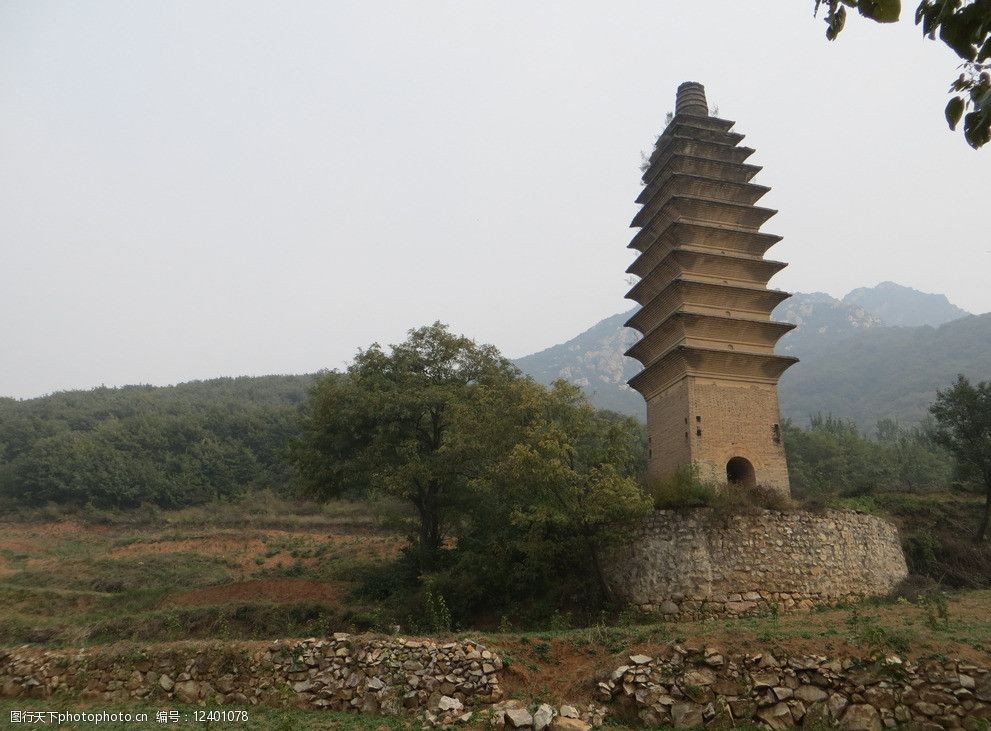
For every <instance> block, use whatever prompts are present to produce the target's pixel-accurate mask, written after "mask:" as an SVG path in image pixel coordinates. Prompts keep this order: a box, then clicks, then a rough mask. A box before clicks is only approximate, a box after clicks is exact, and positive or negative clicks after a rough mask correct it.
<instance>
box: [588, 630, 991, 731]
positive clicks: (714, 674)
mask: <svg viewBox="0 0 991 731" xmlns="http://www.w3.org/2000/svg"><path fill="white" fill-rule="evenodd" d="M598 688H599V694H600V696H601V698H602V700H603V701H606V702H610V703H613V704H614V705H617V706H618V707H620V708H622V707H624V706H625V708H626V709H627V711H633V712H635V715H636V716H638V717H639V719H640V720H641V721H642V722H643V723H645V724H647V725H649V726H659V725H671V726H673V727H674V728H694V727H697V726H703V725H704V726H707V727H708V726H712V727H725V726H728V725H733V724H734V723H740V722H743V721H747V722H750V723H758V724H759V725H761V726H764V727H767V728H771V729H785V728H792V727H795V726H806V727H810V726H816V725H820V726H821V725H826V726H839V728H841V729H847V730H848V731H875V730H879V729H882V728H896V727H902V726H910V727H915V728H920V729H941V728H945V729H952V728H965V729H978V728H987V725H988V722H989V720H991V672H989V670H988V669H987V668H982V667H978V666H976V665H973V664H970V663H966V662H956V661H946V660H935V659H933V660H927V661H924V662H920V663H912V662H908V661H904V660H902V659H901V658H898V657H896V656H889V657H887V658H884V659H881V660H876V661H863V660H845V661H842V662H841V661H839V660H830V659H829V658H826V657H819V656H817V657H783V658H775V657H773V656H772V655H771V654H769V653H766V652H765V653H758V654H752V655H741V656H734V657H724V656H723V655H722V654H721V653H720V652H719V651H718V650H716V649H715V648H711V647H710V648H693V649H688V648H685V647H682V646H680V645H674V646H672V647H670V648H668V649H667V651H666V652H665V653H664V654H663V655H662V656H658V657H647V656H643V655H636V656H632V657H630V662H629V664H628V665H623V666H621V667H619V668H617V669H616V670H615V671H613V673H612V674H611V675H610V676H609V677H608V678H606V679H604V680H603V681H601V682H600V683H599V684H598Z"/></svg>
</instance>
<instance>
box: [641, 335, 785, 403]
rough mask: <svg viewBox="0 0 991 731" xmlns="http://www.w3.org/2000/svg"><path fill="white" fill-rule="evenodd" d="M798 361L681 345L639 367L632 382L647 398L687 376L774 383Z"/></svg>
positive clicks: (775, 356)
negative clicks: (647, 364)
mask: <svg viewBox="0 0 991 731" xmlns="http://www.w3.org/2000/svg"><path fill="white" fill-rule="evenodd" d="M797 362H798V358H794V357H790V356H784V355H766V354H757V353H740V352H733V351H725V350H715V349H709V348H694V347H689V346H683V345H679V346H675V347H674V348H672V349H671V350H670V351H668V353H666V354H665V355H664V356H663V357H661V358H660V359H658V360H657V361H656V362H655V363H654V364H653V365H651V366H649V367H647V368H645V369H644V370H642V371H640V373H638V374H637V375H635V376H634V377H633V378H631V379H630V381H629V383H630V386H631V387H632V388H634V389H636V390H637V391H639V392H640V393H641V394H643V396H644V397H645V398H648V399H649V398H651V397H653V396H654V395H655V394H657V393H659V392H660V391H662V390H664V389H665V388H667V387H669V386H671V385H672V384H674V383H675V382H677V381H678V380H680V379H682V378H685V377H688V376H693V377H697V378H713V379H718V380H724V381H734V380H735V381H741V382H745V383H764V384H768V385H774V384H776V383H777V382H778V379H779V378H780V377H781V375H782V374H783V373H784V372H785V371H786V370H787V369H788V368H790V367H791V366H793V365H794V364H795V363H797Z"/></svg>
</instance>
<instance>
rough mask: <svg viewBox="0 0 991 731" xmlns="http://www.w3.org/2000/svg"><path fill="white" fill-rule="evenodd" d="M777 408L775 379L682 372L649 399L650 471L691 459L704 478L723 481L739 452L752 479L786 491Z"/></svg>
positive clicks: (658, 473)
mask: <svg viewBox="0 0 991 731" xmlns="http://www.w3.org/2000/svg"><path fill="white" fill-rule="evenodd" d="M778 413H779V412H778V395H777V389H775V387H774V386H773V385H770V384H761V383H752V382H741V381H729V380H715V379H709V378H696V377H689V378H684V379H682V380H680V381H678V382H677V383H675V384H674V385H672V386H670V387H669V388H667V389H665V390H664V391H662V392H661V393H659V394H657V395H656V396H654V397H653V398H651V399H650V400H649V401H648V402H647V428H648V433H649V434H650V444H649V447H650V453H649V454H650V456H649V466H648V469H649V474H650V476H651V477H652V478H663V477H664V476H666V475H669V474H671V473H672V472H674V471H675V470H677V469H678V468H679V467H682V466H684V465H688V464H693V465H695V467H696V468H697V469H698V474H699V477H700V478H701V479H702V480H705V481H709V482H717V483H724V482H726V481H727V477H728V476H727V465H729V463H730V461H731V460H733V459H737V460H739V459H741V458H742V459H743V460H746V462H747V463H749V465H750V466H751V467H752V468H753V478H752V484H756V485H762V486H764V487H769V488H773V489H775V490H777V491H779V492H781V493H782V494H784V495H788V494H789V484H788V466H787V463H786V461H785V451H784V445H783V444H782V441H781V429H780V424H779V423H778ZM686 414H687V416H686Z"/></svg>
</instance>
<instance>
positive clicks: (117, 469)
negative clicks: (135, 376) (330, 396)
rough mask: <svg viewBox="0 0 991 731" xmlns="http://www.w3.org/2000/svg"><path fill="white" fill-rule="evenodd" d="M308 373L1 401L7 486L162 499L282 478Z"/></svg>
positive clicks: (86, 497)
mask: <svg viewBox="0 0 991 731" xmlns="http://www.w3.org/2000/svg"><path fill="white" fill-rule="evenodd" d="M310 380H311V379H310V378H309V377H281V376H272V377H266V378H222V379H217V380H215V381H204V382H194V383H187V384H183V385H181V386H173V387H167V388H152V387H150V386H149V387H146V386H129V387H126V388H119V389H110V388H98V389H94V390H92V391H85V392H81V391H71V392H64V393H56V394H53V395H51V396H46V397H43V398H39V399H31V400H27V401H14V400H10V399H4V400H2V401H0V498H6V499H7V500H8V501H9V502H11V503H16V504H18V505H44V504H46V503H54V504H62V505H76V506H83V505H91V506H95V507H97V508H130V507H135V506H137V505H140V504H142V503H152V504H155V505H159V506H161V507H181V506H186V505H195V504H201V503H205V502H208V501H210V500H217V499H231V498H235V497H237V496H239V495H240V494H242V493H243V492H244V491H245V490H246V489H250V488H253V487H265V486H277V487H283V488H284V486H285V485H286V484H287V483H288V481H289V473H288V469H287V466H286V464H285V461H284V459H283V451H284V449H285V447H286V444H287V441H288V439H289V437H290V436H291V435H293V434H294V433H295V431H296V429H297V423H298V412H299V404H300V403H301V402H302V401H303V399H305V396H306V388H307V384H308V383H309V381H310Z"/></svg>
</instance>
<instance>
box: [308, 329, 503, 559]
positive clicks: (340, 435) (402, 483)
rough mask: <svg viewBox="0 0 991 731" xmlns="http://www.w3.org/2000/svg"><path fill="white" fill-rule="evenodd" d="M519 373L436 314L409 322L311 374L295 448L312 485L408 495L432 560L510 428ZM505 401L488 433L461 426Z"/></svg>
mask: <svg viewBox="0 0 991 731" xmlns="http://www.w3.org/2000/svg"><path fill="white" fill-rule="evenodd" d="M518 379H519V376H518V371H517V370H516V368H515V367H514V366H512V365H511V364H510V363H509V361H507V360H505V359H504V358H503V357H502V356H501V355H499V353H498V351H496V349H495V348H493V347H492V346H488V345H483V346H479V345H476V344H475V343H474V342H473V341H472V340H470V339H468V338H466V337H463V336H456V335H452V334H451V333H449V332H448V330H447V328H446V326H444V325H442V324H441V323H435V324H433V325H431V326H429V327H422V328H419V329H417V330H411V331H410V333H409V338H408V339H407V340H406V341H405V342H403V343H401V344H398V345H394V346H392V348H391V352H389V353H386V352H385V351H384V350H383V349H382V348H381V346H379V345H378V344H374V345H372V346H371V347H370V348H368V349H367V350H364V351H360V352H359V353H358V355H357V357H356V358H355V360H354V363H353V364H352V365H351V366H350V367H349V368H348V370H347V373H346V374H345V375H344V376H343V377H341V376H339V375H337V374H329V375H328V376H326V377H325V378H324V379H322V380H321V381H320V382H319V383H318V384H317V386H316V388H315V389H314V391H313V395H312V398H311V402H310V408H309V413H308V415H307V418H306V420H305V422H304V426H303V433H302V435H301V437H300V438H299V439H296V440H294V441H293V443H292V447H291V454H292V458H293V460H294V462H295V464H296V466H297V469H298V471H299V474H300V476H301V478H302V481H303V483H304V484H305V485H306V487H307V488H308V489H309V491H310V492H311V493H312V494H314V495H318V496H337V495H342V494H343V495H348V494H351V495H355V494H362V495H363V494H369V493H372V492H381V493H385V494H388V495H391V496H393V497H396V498H399V499H401V500H404V501H407V502H409V503H410V504H411V505H412V506H413V507H414V508H415V509H416V512H417V524H416V539H417V546H416V547H417V550H418V552H419V557H418V563H419V565H420V567H421V569H429V568H431V567H432V566H433V563H434V561H435V559H436V557H437V553H438V551H439V550H440V547H441V541H442V539H443V536H444V532H445V527H446V525H447V523H448V522H449V521H450V520H452V511H453V510H454V506H455V504H456V503H457V501H458V500H459V499H460V496H461V494H463V493H464V492H465V491H466V490H467V487H468V484H469V483H470V481H471V480H472V479H474V478H475V477H476V476H477V475H478V474H479V473H480V471H482V470H484V469H485V468H486V467H487V466H488V464H489V463H490V462H491V460H492V459H493V456H494V455H498V454H499V453H500V452H501V450H505V449H506V448H507V440H511V439H512V438H513V436H514V435H515V433H516V429H515V428H514V425H513V424H512V420H511V417H509V415H510V414H513V413H514V411H513V410H512V402H513V400H514V396H515V394H514V393H513V382H514V381H515V380H518ZM503 407H505V408H507V409H508V411H507V417H506V418H503V419H502V423H501V424H500V426H502V427H505V429H500V430H499V431H492V432H490V433H488V434H486V435H485V437H486V440H485V441H479V440H476V439H474V438H471V437H468V436H467V433H469V432H471V431H472V430H473V423H472V422H473V421H474V420H475V418H476V415H477V413H478V410H479V409H483V410H487V411H488V412H491V413H493V414H500V412H499V411H498V409H500V408H503ZM500 415H501V414H500ZM508 443H510V444H511V441H510V442H508Z"/></svg>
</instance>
